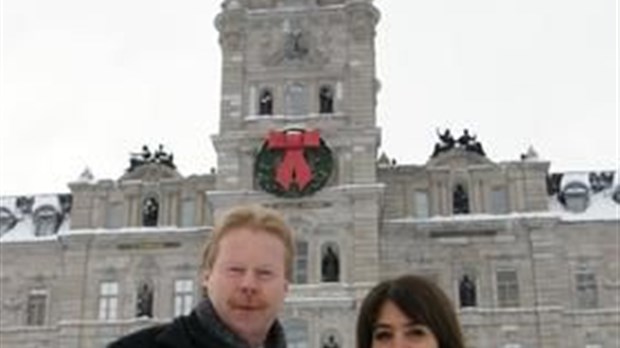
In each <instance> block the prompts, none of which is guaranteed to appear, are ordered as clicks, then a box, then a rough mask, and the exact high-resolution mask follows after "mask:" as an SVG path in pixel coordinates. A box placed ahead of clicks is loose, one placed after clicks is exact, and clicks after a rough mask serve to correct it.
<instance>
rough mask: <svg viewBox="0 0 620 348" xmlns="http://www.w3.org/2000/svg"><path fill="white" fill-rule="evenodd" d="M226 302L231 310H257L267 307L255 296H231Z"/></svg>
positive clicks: (265, 302)
mask: <svg viewBox="0 0 620 348" xmlns="http://www.w3.org/2000/svg"><path fill="white" fill-rule="evenodd" d="M226 302H228V305H229V306H230V307H232V308H238V309H245V310H258V309H264V308H267V307H268V306H269V304H268V303H267V301H265V300H264V299H263V298H261V297H259V296H256V295H237V296H232V297H230V298H229V299H228V300H227V301H226Z"/></svg>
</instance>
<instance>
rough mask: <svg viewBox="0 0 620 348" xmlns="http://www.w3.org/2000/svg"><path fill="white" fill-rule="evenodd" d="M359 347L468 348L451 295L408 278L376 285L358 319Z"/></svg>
mask: <svg viewBox="0 0 620 348" xmlns="http://www.w3.org/2000/svg"><path fill="white" fill-rule="evenodd" d="M357 347H358V348H382V347H411V348H464V347H465V344H464V342H463V336H462V334H461V329H460V327H459V323H458V319H457V317H456V314H455V312H454V309H453V307H452V304H451V303H450V300H448V298H447V296H446V295H445V294H444V293H443V292H442V291H441V289H440V288H439V287H438V286H437V285H435V284H433V283H431V282H429V281H428V280H426V279H424V278H422V277H418V276H413V275H407V276H402V277H399V278H396V279H393V280H386V281H384V282H381V283H379V284H378V285H377V286H375V287H374V288H373V289H372V290H371V291H370V293H369V294H368V296H366V298H365V299H364V302H363V303H362V307H361V309H360V314H359V317H358V320H357Z"/></svg>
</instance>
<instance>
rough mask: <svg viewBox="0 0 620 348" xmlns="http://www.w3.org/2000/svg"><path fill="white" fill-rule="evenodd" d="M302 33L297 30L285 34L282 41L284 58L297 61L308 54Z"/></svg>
mask: <svg viewBox="0 0 620 348" xmlns="http://www.w3.org/2000/svg"><path fill="white" fill-rule="evenodd" d="M306 41H307V40H306V37H305V35H304V33H303V32H302V31H301V30H299V29H297V30H294V31H291V32H289V33H287V34H286V39H285V41H284V58H285V59H287V60H298V59H302V58H304V57H305V56H306V55H307V54H308V52H309V51H310V50H309V49H308V43H307V42H306Z"/></svg>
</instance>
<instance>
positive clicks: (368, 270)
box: [0, 0, 620, 348]
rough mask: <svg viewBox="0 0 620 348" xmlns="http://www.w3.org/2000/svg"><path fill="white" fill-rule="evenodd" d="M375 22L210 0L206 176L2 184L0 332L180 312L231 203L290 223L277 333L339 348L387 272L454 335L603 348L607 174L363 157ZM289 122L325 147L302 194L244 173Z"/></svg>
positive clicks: (338, 2) (101, 340)
mask: <svg viewBox="0 0 620 348" xmlns="http://www.w3.org/2000/svg"><path fill="white" fill-rule="evenodd" d="M378 19H379V13H378V11H377V9H376V8H375V7H374V5H373V4H372V1H370V0H312V1H311V0H227V1H224V2H223V4H222V12H221V13H220V14H219V16H218V17H217V19H216V27H217V29H218V30H219V33H220V44H221V48H222V56H223V59H222V88H221V93H222V95H221V106H220V107H221V116H220V130H219V133H218V134H216V135H214V136H213V143H214V145H215V148H216V151H217V154H218V163H217V171H215V172H213V173H212V174H207V175H193V176H189V177H183V176H182V175H181V174H179V173H178V172H177V171H176V170H175V169H174V166H173V165H172V161H171V159H170V162H169V163H168V165H165V164H162V163H157V162H154V161H144V163H142V162H139V163H138V164H136V163H137V162H136V163H134V162H132V165H131V168H130V169H129V170H127V172H126V173H125V174H123V175H122V176H121V177H120V178H119V179H117V180H99V181H95V180H93V179H92V177H89V176H88V175H85V176H82V177H81V178H80V180H78V181H76V182H73V183H70V184H69V187H70V189H71V194H70V195H61V196H55V195H50V196H37V197H33V198H28V197H25V198H19V197H1V198H0V207H1V208H0V232H1V233H2V234H1V235H0V251H1V253H0V258H1V266H2V272H1V275H0V290H1V294H2V298H1V299H2V303H1V306H2V311H1V312H0V341H1V342H2V346H3V347H33V348H34V347H59V348H60V347H63V348H65V347H97V348H98V347H104V346H105V345H106V343H108V342H110V341H111V340H112V339H114V338H115V337H118V336H120V335H123V334H126V333H129V332H131V331H134V330H136V329H138V328H141V327H145V326H149V325H153V324H154V323H160V322H166V321H168V320H170V319H171V318H172V317H174V316H175V315H178V314H180V313H184V312H186V311H187V310H189V309H190V308H191V306H192V305H193V304H195V303H196V301H197V300H198V299H199V297H200V296H201V289H200V277H199V266H200V265H199V263H200V262H199V259H200V254H201V252H202V245H203V243H204V241H205V240H206V239H208V238H209V234H210V231H211V229H212V225H213V221H214V219H215V218H216V217H217V215H218V214H219V213H220V212H221V211H223V210H225V209H227V208H229V207H231V206H233V205H235V204H238V203H241V202H243V203H248V202H255V203H260V204H265V205H269V206H272V207H275V208H277V209H279V210H281V211H282V212H284V214H285V215H286V216H287V218H288V220H289V221H290V222H291V224H293V226H295V229H296V232H297V236H296V238H297V246H298V250H299V254H298V256H297V258H296V268H295V274H294V279H295V284H293V286H292V287H291V291H290V294H289V296H288V298H287V301H286V306H285V310H284V313H282V319H283V322H284V324H285V328H286V330H287V334H288V335H289V340H290V343H291V344H290V345H291V346H292V347H321V346H322V344H323V343H324V342H325V341H326V340H328V339H330V337H333V338H334V339H335V340H336V341H337V342H338V343H339V344H340V347H354V346H355V342H354V326H355V317H356V313H357V309H358V306H359V304H360V301H361V300H362V298H363V296H364V295H365V293H366V291H367V290H368V289H369V287H371V286H372V285H374V284H375V283H376V282H377V281H379V280H381V279H385V278H388V277H393V276H396V275H399V274H403V273H416V274H422V275H425V276H428V277H429V278H430V279H432V280H434V281H436V282H437V283H438V284H439V285H440V286H441V287H442V288H443V289H444V290H445V291H446V293H447V294H448V295H449V296H450V297H451V298H452V300H453V302H454V304H455V306H457V307H458V308H459V315H460V317H461V322H462V325H463V327H464V330H465V332H466V335H467V341H468V346H470V347H513V348H514V347H558V348H559V347H591V348H593V347H612V346H615V345H616V344H617V342H618V341H619V340H620V329H619V327H620V311H619V310H618V308H619V306H620V279H619V277H618V274H619V273H620V270H619V269H618V265H619V262H618V261H619V260H618V258H619V256H618V255H619V253H620V247H619V238H620V232H619V221H620V214H619V212H618V206H619V205H618V201H620V188H619V187H620V186H619V185H618V178H617V174H618V173H605V174H604V176H600V175H599V174H598V173H593V174H590V176H589V177H587V176H586V177H585V179H584V178H583V175H582V178H581V179H579V178H577V179H574V178H575V177H574V176H573V177H572V178H573V179H574V180H573V179H570V178H571V176H570V175H564V176H563V177H562V176H557V175H555V176H553V175H551V173H549V162H545V161H540V160H538V159H537V158H536V156H535V154H533V153H529V154H528V155H527V156H523V158H521V159H519V160H515V161H509V162H499V163H498V162H494V161H492V160H491V159H489V158H487V157H486V156H484V153H483V152H482V151H471V149H469V148H468V147H466V146H460V145H455V146H447V147H444V148H441V149H442V150H441V151H438V152H437V151H436V153H434V154H433V156H431V157H430V158H429V160H428V162H427V163H425V164H422V165H417V166H414V165H396V164H394V163H393V162H391V161H390V160H389V158H387V156H385V155H383V156H381V157H380V158H379V160H377V149H378V147H379V145H380V135H381V133H380V130H379V128H378V127H377V124H376V114H375V109H376V93H377V88H378V81H377V79H376V72H375V51H374V50H375V49H374V34H375V26H376V23H377V21H378ZM288 129H297V130H300V129H301V130H310V129H312V130H318V131H319V132H320V136H321V139H322V140H323V141H324V142H325V144H326V145H327V146H328V147H329V149H330V151H331V154H332V156H333V164H334V165H333V172H332V174H331V176H330V177H329V180H328V181H327V184H326V185H325V187H323V188H322V189H320V190H319V191H318V192H316V193H314V194H312V195H307V196H302V197H297V198H284V197H280V196H278V195H272V194H268V193H266V192H264V191H263V190H262V189H261V188H260V187H259V185H258V184H257V181H256V170H257V169H256V168H257V167H256V163H255V162H256V161H255V160H256V158H257V153H258V152H259V151H260V149H261V147H262V146H263V144H264V142H265V139H266V137H267V135H268V134H269V132H270V131H273V130H279V131H281V130H288ZM443 145H446V144H443ZM429 148H430V146H429ZM480 150H481V148H480ZM593 175H594V176H593ZM562 178H564V179H566V180H563V179H562ZM592 178H603V179H604V180H603V179H601V180H602V184H601V182H600V180H598V181H597V180H593V179H592ZM605 178H606V179H605ZM296 179H297V178H295V177H293V181H295V180H296ZM569 179H570V180H569ZM298 185H299V183H298ZM571 185H572V186H571ZM575 185H576V186H575ZM575 187H577V188H583V187H585V188H586V189H585V191H580V190H578V189H574V188H575ZM583 192H585V194H584V193H583ZM67 197H68V198H67ZM580 207H581V208H580ZM569 208H570V209H569ZM582 208H583V209H582ZM328 250H331V251H330V252H333V253H335V255H336V259H337V264H338V270H339V271H338V272H336V273H337V274H336V276H335V278H334V276H333V275H332V276H330V277H326V272H327V271H326V270H325V269H326V266H325V259H326V255H327V254H328V253H329V252H328ZM466 278H467V279H466ZM326 279H328V281H326Z"/></svg>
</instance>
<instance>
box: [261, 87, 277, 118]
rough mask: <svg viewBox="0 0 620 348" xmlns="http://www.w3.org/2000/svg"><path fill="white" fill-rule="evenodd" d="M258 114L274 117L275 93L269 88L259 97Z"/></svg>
mask: <svg viewBox="0 0 620 348" xmlns="http://www.w3.org/2000/svg"><path fill="white" fill-rule="evenodd" d="M258 114H259V115H273V92H272V91H271V89H269V88H263V89H261V91H260V94H259V96H258Z"/></svg>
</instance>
